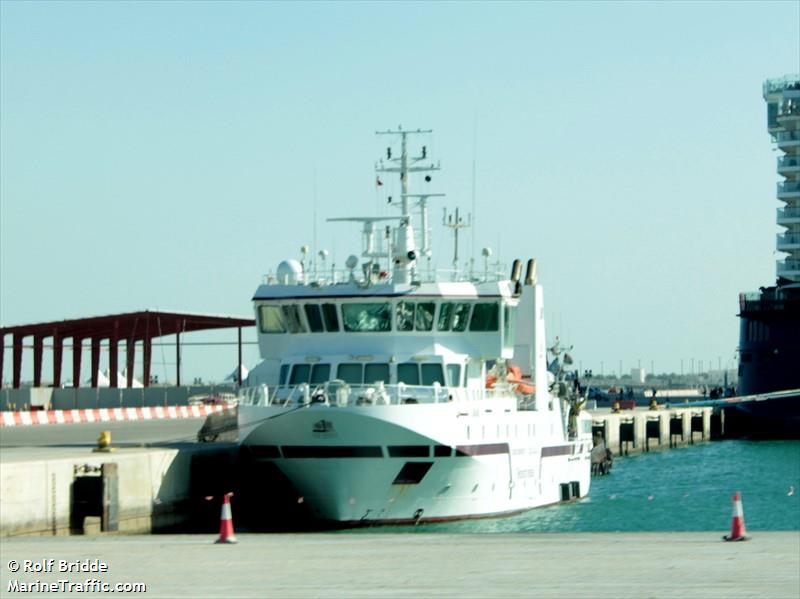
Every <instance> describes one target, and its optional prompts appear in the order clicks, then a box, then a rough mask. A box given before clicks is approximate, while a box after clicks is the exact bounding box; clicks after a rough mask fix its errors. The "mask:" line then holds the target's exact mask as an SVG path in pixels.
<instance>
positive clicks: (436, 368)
mask: <svg viewBox="0 0 800 599" xmlns="http://www.w3.org/2000/svg"><path fill="white" fill-rule="evenodd" d="M434 383H439V384H440V385H444V373H443V372H442V365H441V364H422V384H423V385H429V386H430V385H433V384H434Z"/></svg>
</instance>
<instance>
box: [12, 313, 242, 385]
mask: <svg viewBox="0 0 800 599" xmlns="http://www.w3.org/2000/svg"><path fill="white" fill-rule="evenodd" d="M253 325H255V320H254V319H252V318H237V317H233V316H214V315H208V314H190V313H185V312H161V311H152V310H143V311H140V312H128V313H125V314H111V315H108V316H93V317H90V318H77V319H73V320H58V321H54V322H40V323H35V324H26V325H18V326H12V327H3V328H0V373H2V370H3V357H4V352H5V337H6V335H12V337H13V342H12V347H13V376H12V379H13V386H14V388H19V387H20V383H21V377H22V351H23V348H24V345H23V340H24V339H25V338H26V337H33V385H34V386H35V387H40V386H41V383H42V356H43V353H44V347H45V344H44V340H45V339H48V338H50V339H52V344H51V345H52V348H53V386H54V387H60V386H61V362H62V355H63V351H64V341H65V340H66V339H71V340H72V384H73V386H74V387H79V386H80V373H81V351H82V345H83V342H84V340H86V339H89V340H90V341H91V361H92V369H91V370H92V387H97V382H98V376H97V375H98V369H99V366H100V344H101V342H102V341H104V340H105V341H107V342H108V351H109V375H110V377H109V378H110V385H111V386H112V387H118V386H119V384H118V382H119V381H118V380H117V379H118V377H117V368H118V356H117V350H118V347H119V344H120V343H121V342H124V343H125V352H126V355H125V364H126V372H127V377H126V378H127V386H128V387H130V386H132V384H133V367H134V363H135V358H136V343H137V342H141V343H142V359H143V374H142V378H143V381H142V383H143V384H144V386H145V387H146V386H148V385H149V384H150V364H151V355H152V343H153V339H155V338H157V337H162V336H164V335H175V336H176V341H175V351H176V358H177V359H176V370H177V377H176V379H177V385H178V386H180V384H181V382H180V369H181V366H180V365H181V359H180V347H181V344H180V335H181V333H190V332H193V331H203V330H210V329H225V328H238V329H239V337H238V340H239V341H238V346H239V369H238V372H239V384H240V385H241V383H242V380H241V378H242V375H241V372H242V328H243V327H250V326H253Z"/></svg>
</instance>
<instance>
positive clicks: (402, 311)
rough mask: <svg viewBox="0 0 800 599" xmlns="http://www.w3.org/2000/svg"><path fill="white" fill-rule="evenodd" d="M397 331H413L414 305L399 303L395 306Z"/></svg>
mask: <svg viewBox="0 0 800 599" xmlns="http://www.w3.org/2000/svg"><path fill="white" fill-rule="evenodd" d="M397 330H398V331H413V330H414V304H413V303H411V302H400V303H398V304H397Z"/></svg>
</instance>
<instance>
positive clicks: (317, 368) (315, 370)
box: [311, 364, 331, 385]
mask: <svg viewBox="0 0 800 599" xmlns="http://www.w3.org/2000/svg"><path fill="white" fill-rule="evenodd" d="M330 378H331V365H330V364H314V366H312V367H311V384H312V385H320V384H322V383H327V382H328V380H329V379H330Z"/></svg>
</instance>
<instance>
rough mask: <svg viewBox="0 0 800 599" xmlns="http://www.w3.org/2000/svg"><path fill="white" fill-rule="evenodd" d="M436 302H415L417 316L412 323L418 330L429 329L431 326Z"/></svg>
mask: <svg viewBox="0 0 800 599" xmlns="http://www.w3.org/2000/svg"><path fill="white" fill-rule="evenodd" d="M435 308H436V304H434V303H433V302H420V303H419V304H417V317H416V319H415V320H414V325H415V326H416V329H417V330H418V331H430V330H431V329H432V328H433V311H434V309H435Z"/></svg>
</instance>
